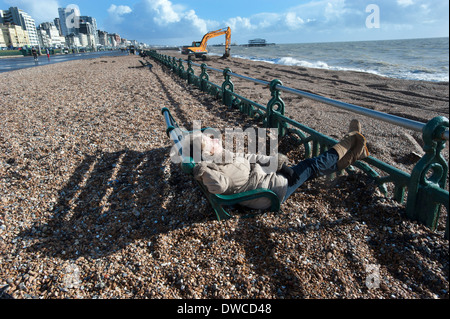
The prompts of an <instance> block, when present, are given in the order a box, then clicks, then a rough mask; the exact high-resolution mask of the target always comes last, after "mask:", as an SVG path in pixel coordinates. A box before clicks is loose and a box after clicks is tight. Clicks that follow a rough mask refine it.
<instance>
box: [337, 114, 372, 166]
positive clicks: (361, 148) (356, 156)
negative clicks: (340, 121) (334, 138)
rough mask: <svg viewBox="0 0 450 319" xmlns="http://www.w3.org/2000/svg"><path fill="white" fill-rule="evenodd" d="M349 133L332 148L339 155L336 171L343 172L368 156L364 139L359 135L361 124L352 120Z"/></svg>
mask: <svg viewBox="0 0 450 319" xmlns="http://www.w3.org/2000/svg"><path fill="white" fill-rule="evenodd" d="M348 131H349V133H347V134H346V135H345V137H344V138H343V139H342V140H341V141H340V142H339V143H338V144H336V145H334V146H333V147H332V148H333V149H335V150H336V152H337V153H338V155H339V161H338V163H337V167H338V170H343V169H345V168H347V167H348V166H350V165H352V164H353V163H354V162H356V161H357V160H360V159H364V158H366V157H367V156H369V150H368V149H367V146H366V139H365V137H364V136H363V135H362V134H361V124H360V122H359V121H358V120H352V121H351V122H350V125H349V130H348Z"/></svg>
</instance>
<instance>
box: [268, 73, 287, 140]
mask: <svg viewBox="0 0 450 319" xmlns="http://www.w3.org/2000/svg"><path fill="white" fill-rule="evenodd" d="M277 85H283V83H282V82H281V81H280V80H277V79H275V80H273V81H272V82H270V86H269V87H270V92H271V95H272V98H271V99H270V101H269V103H268V104H267V113H266V119H265V120H264V126H265V127H271V128H277V129H278V135H279V137H283V136H284V135H285V134H286V132H287V123H285V122H283V121H280V120H279V119H278V117H277V113H278V114H281V115H284V108H285V104H284V101H283V100H282V99H281V92H280V91H279V90H277Z"/></svg>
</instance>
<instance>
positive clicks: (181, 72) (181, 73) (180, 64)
mask: <svg viewBox="0 0 450 319" xmlns="http://www.w3.org/2000/svg"><path fill="white" fill-rule="evenodd" d="M178 76H179V77H180V78H182V79H186V77H185V75H184V65H183V59H181V58H180V59H179V60H178Z"/></svg>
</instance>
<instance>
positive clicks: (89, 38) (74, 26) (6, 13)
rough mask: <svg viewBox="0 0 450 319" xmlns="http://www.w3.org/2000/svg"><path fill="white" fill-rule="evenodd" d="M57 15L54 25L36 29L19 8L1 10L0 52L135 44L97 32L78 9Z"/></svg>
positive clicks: (91, 18) (27, 15)
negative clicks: (31, 48)
mask: <svg viewBox="0 0 450 319" xmlns="http://www.w3.org/2000/svg"><path fill="white" fill-rule="evenodd" d="M58 15H59V17H57V18H55V19H54V20H53V22H43V23H41V24H40V25H39V26H38V27H37V28H36V23H35V20H34V19H33V18H31V16H30V15H29V14H28V13H26V12H24V11H23V10H21V9H19V8H18V7H10V8H9V9H8V10H0V27H1V29H0V30H1V32H0V49H2V48H10V49H17V48H20V47H28V49H30V47H36V48H38V47H40V48H41V49H42V48H63V47H66V48H67V47H68V48H69V49H71V48H73V49H75V48H79V47H87V48H88V49H93V50H97V49H99V48H100V47H106V48H111V47H112V48H117V47H121V48H124V47H125V46H128V45H130V43H136V44H137V41H134V40H131V41H127V39H122V38H121V37H120V35H119V34H117V33H108V32H106V31H100V30H98V29H97V21H96V19H95V18H93V17H90V16H82V15H81V14H80V12H79V9H78V7H77V6H72V7H71V6H69V7H67V8H58ZM135 46H136V47H137V45H135Z"/></svg>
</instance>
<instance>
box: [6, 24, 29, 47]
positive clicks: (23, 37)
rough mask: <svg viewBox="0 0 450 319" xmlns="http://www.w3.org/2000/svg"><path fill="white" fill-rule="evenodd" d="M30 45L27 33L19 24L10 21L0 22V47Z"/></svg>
mask: <svg viewBox="0 0 450 319" xmlns="http://www.w3.org/2000/svg"><path fill="white" fill-rule="evenodd" d="M30 45H31V43H30V38H29V37H28V33H27V32H26V31H25V30H24V29H23V28H22V27H21V26H18V25H14V24H10V23H6V24H0V47H3V48H8V47H12V48H19V47H24V46H30Z"/></svg>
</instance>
